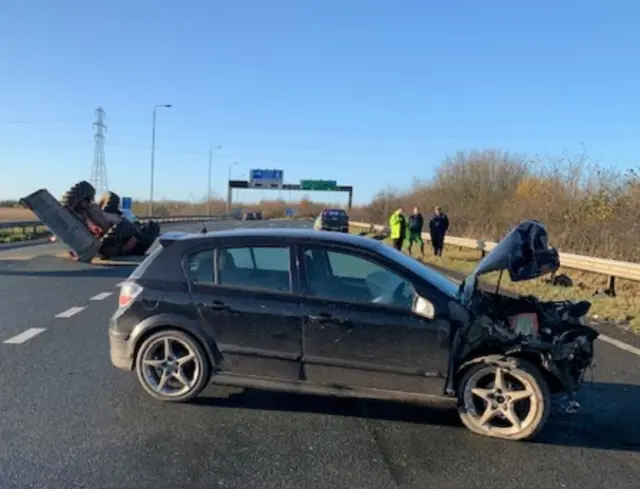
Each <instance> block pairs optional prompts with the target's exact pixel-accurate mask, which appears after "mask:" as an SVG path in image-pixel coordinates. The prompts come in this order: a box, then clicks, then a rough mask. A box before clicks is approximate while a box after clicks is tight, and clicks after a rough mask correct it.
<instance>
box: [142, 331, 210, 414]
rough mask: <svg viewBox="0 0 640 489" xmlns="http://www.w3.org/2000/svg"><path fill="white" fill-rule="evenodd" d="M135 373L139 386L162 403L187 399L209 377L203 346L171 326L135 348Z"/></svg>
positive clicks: (203, 386)
mask: <svg viewBox="0 0 640 489" xmlns="http://www.w3.org/2000/svg"><path fill="white" fill-rule="evenodd" d="M136 373H137V376H138V381H139V382H140V385H142V388H143V389H144V390H145V391H146V393H147V394H149V395H150V396H151V397H153V398H154V399H156V400H158V401H164V402H188V401H190V400H192V399H194V398H195V397H197V396H198V395H200V393H201V392H202V390H203V389H204V388H205V387H206V386H207V384H208V383H209V380H210V378H211V366H210V364H209V358H208V356H207V353H206V352H205V350H204V348H202V346H201V345H200V343H199V342H198V341H197V340H195V339H194V338H193V337H192V336H191V335H188V334H186V333H184V332H182V331H179V330H175V329H168V330H163V331H159V332H158V333H155V334H152V335H151V336H150V337H149V338H147V339H146V340H145V341H144V343H143V344H142V345H141V346H140V348H139V349H138V353H137V355H136Z"/></svg>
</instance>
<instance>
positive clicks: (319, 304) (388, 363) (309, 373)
mask: <svg viewBox="0 0 640 489" xmlns="http://www.w3.org/2000/svg"><path fill="white" fill-rule="evenodd" d="M299 253H300V255H299V256H300V259H299V261H300V262H301V264H303V269H302V272H303V273H302V277H303V281H304V282H303V287H306V293H305V294H304V296H303V301H302V307H303V314H304V316H305V319H306V320H305V323H304V350H303V365H304V373H305V375H306V378H307V379H308V380H309V381H311V382H317V383H322V384H333V385H336V384H339V385H343V386H352V387H375V388H382V389H397V390H405V391H418V392H421V393H425V394H442V392H443V389H444V378H445V376H446V369H447V362H448V342H449V322H448V320H447V318H446V317H443V318H434V319H428V318H426V317H423V316H419V315H417V314H415V313H414V312H413V311H412V302H413V286H412V284H411V283H410V282H408V280H407V279H406V278H405V277H404V276H403V275H401V274H400V273H398V272H397V271H395V270H393V269H391V268H389V267H388V266H385V265H384V264H382V262H381V261H379V260H377V259H376V258H375V257H374V256H368V255H366V254H359V253H358V252H353V251H350V250H349V251H347V250H341V249H339V248H331V247H324V246H314V247H307V248H304V249H301V250H300V251H299ZM365 277H367V278H368V281H366V280H365Z"/></svg>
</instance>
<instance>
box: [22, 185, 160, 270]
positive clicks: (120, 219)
mask: <svg viewBox="0 0 640 489" xmlns="http://www.w3.org/2000/svg"><path fill="white" fill-rule="evenodd" d="M22 202H23V203H24V204H25V205H26V206H27V207H28V208H29V209H31V210H32V211H33V212H34V214H36V216H38V218H39V219H40V220H41V221H42V223H43V224H45V225H46V226H47V227H49V229H50V230H51V231H52V233H53V234H54V235H55V236H57V237H58V239H60V241H63V242H64V243H65V244H67V245H68V246H69V247H70V248H71V250H72V255H73V256H74V257H76V258H78V259H79V260H81V261H90V260H91V259H92V258H93V257H94V256H96V255H97V256H99V257H101V258H103V259H109V258H113V257H117V256H131V255H144V254H145V253H146V251H147V250H148V249H149V247H150V246H151V245H152V244H153V242H154V241H155V240H156V238H157V237H158V236H159V234H160V225H159V224H158V223H157V222H155V221H151V220H150V221H148V222H141V221H139V220H137V219H136V218H135V217H134V216H132V215H125V213H123V212H122V210H121V209H120V197H119V196H118V195H117V194H115V193H113V192H105V193H104V194H103V195H101V196H100V198H99V199H98V200H97V201H96V190H95V188H94V187H93V185H91V184H90V183H89V182H86V181H81V182H78V183H76V184H75V185H73V186H72V187H71V188H70V189H69V190H68V191H67V192H65V193H64V195H63V196H62V198H61V199H60V201H59V202H58V201H56V199H55V198H54V197H53V196H51V194H50V193H49V192H48V191H47V190H46V189H40V190H38V191H36V192H34V193H32V194H30V195H28V196H27V197H24V198H23V199H22Z"/></svg>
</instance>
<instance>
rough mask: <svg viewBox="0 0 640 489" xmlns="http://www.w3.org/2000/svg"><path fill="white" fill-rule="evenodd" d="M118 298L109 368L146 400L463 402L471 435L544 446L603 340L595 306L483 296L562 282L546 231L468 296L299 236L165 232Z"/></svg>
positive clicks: (506, 246)
mask: <svg viewBox="0 0 640 489" xmlns="http://www.w3.org/2000/svg"><path fill="white" fill-rule="evenodd" d="M159 242H160V246H158V248H157V249H156V250H155V251H154V252H153V253H152V254H150V255H149V256H148V257H147V259H146V260H145V261H144V262H143V263H141V264H140V265H139V266H138V267H137V269H136V270H135V271H134V272H133V273H132V274H131V276H130V277H129V279H128V280H127V281H126V282H125V283H124V285H122V287H121V291H120V296H119V308H118V310H117V311H116V313H115V314H114V316H113V317H112V319H111V322H110V327H109V339H110V350H111V361H112V363H113V364H114V365H115V366H116V367H119V368H121V369H125V370H135V371H136V373H137V376H138V379H139V381H140V383H141V385H142V387H143V388H144V389H145V391H146V392H147V393H148V394H149V395H151V396H152V397H154V398H156V399H159V400H162V401H187V400H191V399H193V398H194V397H195V396H197V395H198V394H199V393H200V392H201V391H202V389H204V387H205V386H206V385H207V384H208V383H209V382H213V383H215V384H219V385H233V386H240V387H251V388H260V389H267V390H285V391H294V392H300V393H313V394H323V395H333V396H347V397H356V398H378V399H390V400H395V401H404V402H424V403H428V402H430V401H432V400H433V399H434V398H440V399H442V398H449V399H451V400H453V401H457V404H458V411H459V414H460V417H461V419H462V421H463V422H464V424H465V425H466V426H467V427H468V428H469V429H470V430H472V431H474V432H476V433H480V434H484V435H488V436H495V437H500V438H504V439H511V440H520V439H527V438H531V437H533V436H534V435H536V434H537V433H539V432H540V431H541V430H542V428H543V426H544V425H545V422H546V420H547V418H548V416H549V414H550V411H551V394H552V393H568V395H569V398H570V399H572V400H573V396H574V393H575V390H576V389H577V387H578V386H579V384H580V383H581V381H582V376H583V374H584V372H585V370H586V369H587V368H588V367H589V366H590V365H591V362H592V358H593V342H594V340H595V338H596V337H597V335H598V333H597V332H596V331H595V330H593V329H592V328H590V327H588V326H584V325H583V324H582V321H581V318H582V316H584V315H585V314H586V312H587V310H588V309H589V307H590V303H588V302H584V303H570V302H540V301H538V300H537V299H535V298H534V297H522V298H511V297H506V296H502V295H499V294H497V292H495V293H494V292H486V291H484V290H483V289H481V288H480V287H479V286H478V278H479V277H480V276H481V275H483V274H485V273H488V272H491V271H496V270H500V271H503V272H504V271H506V272H507V273H509V275H510V276H511V279H512V280H514V281H518V280H526V279H530V278H534V277H537V276H540V275H541V274H544V273H547V272H551V271H554V270H556V269H557V268H558V266H559V260H558V253H557V252H556V251H555V250H554V249H553V248H549V247H548V246H547V235H546V231H545V229H544V227H543V226H542V225H540V224H539V223H537V222H535V221H529V222H525V223H522V224H520V225H519V226H517V227H516V228H515V229H514V230H513V231H512V232H511V233H509V234H508V235H507V236H506V237H505V238H504V239H503V240H502V241H501V242H500V243H499V244H498V245H497V246H496V247H495V248H494V249H493V250H492V251H491V252H490V253H489V254H488V255H487V256H486V257H485V258H484V259H483V260H482V261H481V262H480V263H479V265H478V267H477V268H476V270H475V271H474V272H473V273H472V274H471V275H470V276H469V277H467V279H466V280H465V281H464V282H463V283H462V284H461V285H460V286H458V285H457V284H456V283H455V282H453V281H451V280H450V279H449V278H447V277H445V276H444V275H441V274H439V273H438V272H436V271H434V270H433V269H431V268H429V267H427V266H425V265H423V264H422V263H420V262H418V261H416V260H414V259H412V258H411V257H409V256H407V255H405V254H403V253H401V252H399V251H396V250H395V249H393V248H391V247H389V246H387V245H385V244H383V243H381V242H379V241H375V240H372V239H369V238H365V237H360V236H354V235H350V234H338V233H315V232H313V231H311V230H303V229H236V230H229V231H218V232H213V233H208V234H204V235H203V234H195V235H191V234H186V233H167V234H164V235H162V236H161V237H160V239H159Z"/></svg>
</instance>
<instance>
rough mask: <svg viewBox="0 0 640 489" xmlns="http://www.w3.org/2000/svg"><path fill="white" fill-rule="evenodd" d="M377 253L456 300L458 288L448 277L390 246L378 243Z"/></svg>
mask: <svg viewBox="0 0 640 489" xmlns="http://www.w3.org/2000/svg"><path fill="white" fill-rule="evenodd" d="M379 252H380V253H382V254H383V255H385V256H386V257H387V258H390V259H391V260H393V261H395V262H397V263H399V264H400V265H402V266H403V267H405V268H406V269H408V270H410V271H411V272H413V273H415V274H416V275H418V276H419V277H421V278H423V279H424V280H426V281H427V282H429V283H430V284H431V285H433V286H434V287H436V288H437V289H438V290H440V291H442V292H443V293H444V294H446V295H447V296H449V297H451V298H452V299H457V298H458V287H459V286H458V284H457V283H456V282H454V281H453V280H451V279H450V278H449V277H447V276H445V275H442V274H441V273H438V272H436V271H435V270H434V269H433V268H430V267H428V266H426V265H424V264H423V263H421V262H419V261H418V260H416V259H415V258H412V257H410V256H408V255H405V254H404V253H402V252H401V251H398V250H396V249H395V248H392V247H391V246H387V245H385V244H382V243H380V248H379Z"/></svg>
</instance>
